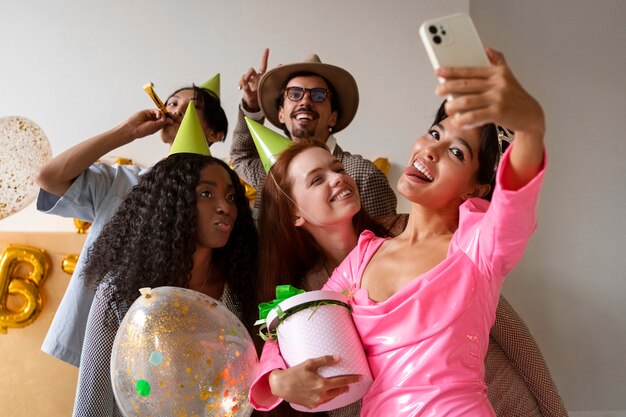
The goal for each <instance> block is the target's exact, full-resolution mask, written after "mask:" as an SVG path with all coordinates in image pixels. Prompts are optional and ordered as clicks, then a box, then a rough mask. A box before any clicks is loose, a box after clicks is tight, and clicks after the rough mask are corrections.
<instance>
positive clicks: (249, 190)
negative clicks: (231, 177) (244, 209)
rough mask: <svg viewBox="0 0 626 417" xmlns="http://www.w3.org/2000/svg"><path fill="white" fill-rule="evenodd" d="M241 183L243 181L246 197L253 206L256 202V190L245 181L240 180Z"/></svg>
mask: <svg viewBox="0 0 626 417" xmlns="http://www.w3.org/2000/svg"><path fill="white" fill-rule="evenodd" d="M239 181H241V183H242V184H243V187H244V188H245V190H246V197H247V198H248V201H249V202H250V203H251V204H254V201H255V200H256V190H255V189H254V188H253V187H252V186H251V185H250V184H248V183H247V182H245V181H244V180H242V179H240V180H239Z"/></svg>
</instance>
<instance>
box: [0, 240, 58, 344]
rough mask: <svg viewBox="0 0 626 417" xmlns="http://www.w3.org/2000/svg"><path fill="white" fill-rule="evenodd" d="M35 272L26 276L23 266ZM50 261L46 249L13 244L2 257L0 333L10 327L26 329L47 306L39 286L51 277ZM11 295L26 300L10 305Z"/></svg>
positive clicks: (0, 263) (0, 260) (0, 259)
mask: <svg viewBox="0 0 626 417" xmlns="http://www.w3.org/2000/svg"><path fill="white" fill-rule="evenodd" d="M24 265H30V266H31V267H32V270H31V271H30V272H29V273H27V274H22V271H23V269H24V268H23V266H24ZM49 266H50V261H49V259H48V255H47V254H46V252H45V251H44V250H43V249H39V248H34V247H32V246H25V245H14V244H9V246H7V248H6V249H5V250H4V253H3V254H2V257H0V334H6V333H7V328H9V327H24V326H27V325H29V324H30V323H32V322H33V321H35V319H36V318H37V315H38V314H39V312H40V311H41V308H42V307H43V301H42V299H41V294H40V293H39V285H40V284H41V282H42V281H43V280H44V278H45V277H46V275H47V274H48V269H49ZM9 296H13V299H15V298H19V299H21V300H22V302H21V303H20V305H18V306H17V307H15V306H13V305H8V304H9V302H10V299H9Z"/></svg>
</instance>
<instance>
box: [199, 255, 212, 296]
mask: <svg viewBox="0 0 626 417" xmlns="http://www.w3.org/2000/svg"><path fill="white" fill-rule="evenodd" d="M211 271H213V262H211V265H209V272H207V274H206V278H204V282H203V283H202V286H201V287H200V289H199V290H198V292H202V290H204V287H205V285H206V283H207V282H209V277H210V276H211Z"/></svg>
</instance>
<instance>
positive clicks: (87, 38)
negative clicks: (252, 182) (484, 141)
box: [0, 0, 469, 231]
mask: <svg viewBox="0 0 626 417" xmlns="http://www.w3.org/2000/svg"><path fill="white" fill-rule="evenodd" d="M313 5H314V7H313ZM456 11H464V12H469V1H468V0H446V1H439V2H430V3H425V4H423V3H422V2H412V1H406V2H401V3H398V4H397V5H396V6H395V7H393V8H391V7H389V4H387V3H385V2H379V1H376V0H367V1H357V0H347V1H334V0H327V1H318V2H315V3H311V2H304V1H293V0H270V1H244V0H239V1H231V0H223V1H202V0H188V1H181V2H172V1H163V0H159V1H150V0H135V1H131V2H129V1H122V0H115V1H108V2H101V1H93V0H92V1H72V0H59V1H54V2H42V1H37V0H22V1H19V2H1V3H0V39H2V40H3V41H2V46H0V48H1V49H0V51H2V55H1V56H2V62H3V65H2V68H0V71H1V72H0V74H1V76H0V117H3V116H9V115H20V116H24V117H28V118H29V119H31V120H33V121H35V122H36V123H38V124H39V125H40V126H41V127H42V128H43V130H44V131H45V132H46V134H47V135H48V137H49V139H50V141H51V144H52V151H53V154H54V155H57V154H58V153H60V152H61V151H63V150H65V149H67V148H69V147H71V146H72V145H74V144H76V143H78V142H81V141H83V140H85V139H87V138H89V137H91V136H94V135H96V134H98V133H100V132H102V131H104V130H107V129H109V128H111V127H113V126H114V125H117V124H118V123H120V122H122V121H123V120H125V119H126V118H127V117H129V116H130V115H131V114H132V113H134V112H135V111H137V110H139V109H142V108H146V107H150V106H152V102H151V101H150V100H149V98H148V96H147V95H146V94H145V93H144V91H143V90H142V86H143V85H144V84H145V83H146V82H148V81H151V82H153V83H154V84H155V90H156V92H157V93H158V94H159V95H160V96H161V97H162V98H163V99H165V98H166V97H167V95H168V94H169V93H170V92H171V91H173V90H174V89H175V88H178V87H181V86H184V85H188V84H190V83H192V82H195V83H202V82H204V81H205V80H206V79H208V78H209V77H211V76H212V75H213V74H215V73H216V72H220V73H221V79H222V88H221V90H222V100H223V107H224V109H225V110H226V112H227V115H228V116H229V120H230V122H231V127H232V125H234V123H235V121H236V115H237V113H236V106H237V104H238V102H239V100H240V99H241V93H240V92H239V91H238V90H237V85H238V81H239V78H240V77H241V75H242V74H243V73H244V72H245V71H246V70H247V69H248V68H249V67H250V66H255V67H258V65H259V62H260V57H261V53H262V51H263V48H265V47H269V48H270V49H271V50H270V66H274V65H277V64H279V63H290V62H295V61H300V60H302V59H303V58H305V57H306V56H307V55H309V54H311V53H314V52H315V53H318V54H319V55H320V57H321V59H322V61H325V62H329V63H333V64H335V65H339V66H342V67H344V68H346V69H347V70H349V71H350V72H352V74H353V75H354V77H355V78H356V80H357V82H358V84H359V87H360V94H361V103H360V108H359V111H358V113H357V116H356V118H355V120H354V121H353V123H352V124H351V126H350V128H349V129H347V130H346V131H344V132H341V133H340V134H339V135H337V138H338V140H339V143H340V144H341V146H342V147H343V148H344V149H346V150H350V151H354V152H357V153H361V154H363V155H364V156H365V157H368V158H376V157H378V156H386V157H388V158H390V160H391V161H392V162H393V164H394V165H393V167H392V176H391V178H392V180H391V181H392V183H393V185H394V188H395V182H396V181H397V178H398V176H399V173H400V165H402V164H404V162H405V159H406V156H405V155H406V153H407V152H408V150H409V144H410V143H412V140H413V138H414V137H415V135H416V133H417V132H421V131H422V130H424V129H425V128H426V125H427V124H428V122H429V121H430V119H431V117H432V114H433V113H434V110H435V106H436V103H438V101H439V100H438V99H437V98H436V97H435V96H434V94H433V91H434V88H435V85H436V81H435V79H434V78H433V76H432V71H431V69H430V66H429V65H428V61H427V60H426V54H425V52H424V50H423V48H422V46H421V44H420V43H419V41H418V39H419V38H418V35H417V28H418V24H419V22H420V21H421V20H423V19H425V18H427V17H433V16H437V15H441V14H447V13H452V12H456ZM279 28H280V29H279ZM383 109H392V110H388V111H382V110H383ZM383 115H384V123H383V119H382V118H383ZM231 131H232V129H231ZM229 148H230V135H229V136H228V137H227V140H226V143H224V144H217V145H214V146H213V147H212V148H211V150H212V152H213V153H214V154H215V155H216V156H219V157H226V158H227V157H228V151H229ZM166 151H167V148H166V147H165V145H163V144H161V142H160V141H159V139H158V137H157V136H153V137H150V138H145V139H143V140H139V141H136V142H134V143H132V144H130V145H127V146H125V147H123V148H120V149H118V150H116V151H115V152H113V153H112V154H113V155H116V156H118V155H119V156H124V157H130V158H132V159H134V160H135V161H136V162H139V163H141V164H145V165H151V164H153V163H154V162H156V161H157V160H159V159H160V158H162V157H163V156H164V154H165V152H166ZM400 208H401V209H403V210H404V211H406V209H407V208H408V204H405V203H403V205H401V207H400ZM72 228H73V226H72V222H71V220H65V219H60V218H57V217H52V216H46V215H43V214H40V213H37V212H36V210H35V208H34V204H33V205H31V206H30V207H28V208H27V209H25V210H24V211H23V212H20V213H17V214H15V215H13V216H11V217H9V218H7V219H5V220H2V221H1V222H0V230H11V231H13V230H51V231H52V230H72Z"/></svg>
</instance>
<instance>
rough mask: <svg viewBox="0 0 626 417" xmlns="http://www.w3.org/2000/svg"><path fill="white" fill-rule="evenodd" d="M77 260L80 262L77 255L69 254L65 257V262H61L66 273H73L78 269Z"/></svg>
mask: <svg viewBox="0 0 626 417" xmlns="http://www.w3.org/2000/svg"><path fill="white" fill-rule="evenodd" d="M76 262H78V256H77V255H67V256H65V258H63V262H61V269H62V270H63V272H65V273H66V274H70V275H72V274H73V273H74V270H75V269H76Z"/></svg>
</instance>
